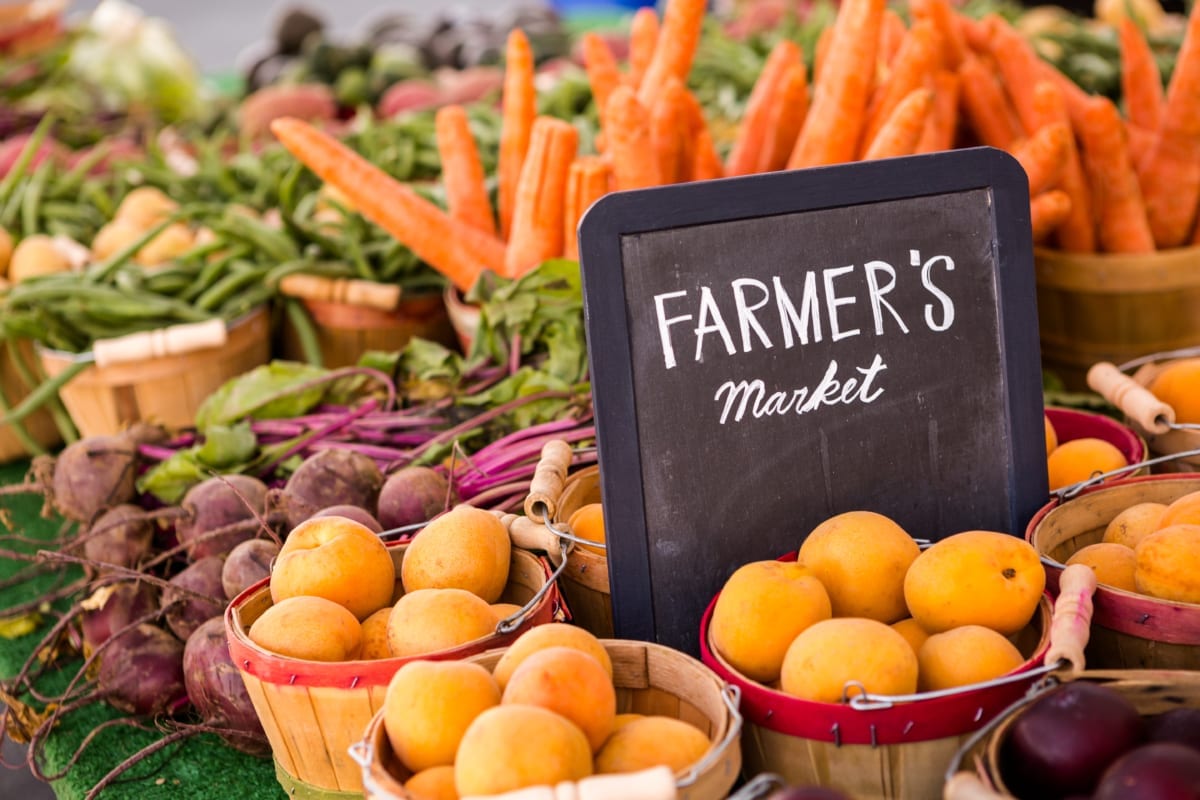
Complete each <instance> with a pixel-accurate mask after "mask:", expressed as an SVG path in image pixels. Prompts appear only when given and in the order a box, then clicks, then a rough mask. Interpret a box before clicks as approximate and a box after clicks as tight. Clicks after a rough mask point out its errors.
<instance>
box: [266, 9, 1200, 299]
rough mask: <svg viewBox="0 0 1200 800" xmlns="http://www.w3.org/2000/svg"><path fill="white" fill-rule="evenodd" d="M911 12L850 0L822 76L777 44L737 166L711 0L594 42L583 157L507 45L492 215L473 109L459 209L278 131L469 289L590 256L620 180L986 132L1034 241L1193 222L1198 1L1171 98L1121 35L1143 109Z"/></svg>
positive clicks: (1147, 234)
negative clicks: (718, 104)
mask: <svg viewBox="0 0 1200 800" xmlns="http://www.w3.org/2000/svg"><path fill="white" fill-rule="evenodd" d="M910 10H911V12H912V13H911V18H912V24H911V25H906V24H905V23H904V21H903V20H902V19H901V17H900V16H899V15H898V14H896V13H895V12H894V11H892V10H890V9H888V8H887V6H886V3H885V0H843V2H842V4H841V7H840V9H839V12H838V17H837V20H836V22H835V24H834V25H833V26H831V27H829V28H827V29H826V30H825V31H824V32H823V34H822V36H821V38H820V39H819V40H818V42H817V46H816V49H817V52H816V53H815V54H814V59H813V63H814V68H813V76H812V78H811V80H810V76H809V75H808V72H807V70H806V66H805V65H806V59H805V57H804V53H802V52H801V50H800V48H799V46H798V45H796V44H795V43H793V42H791V41H786V40H784V41H781V42H779V43H778V44H777V45H776V46H775V48H774V49H773V50H772V52H771V53H770V55H769V56H768V58H767V60H766V63H765V65H764V67H763V70H762V72H761V74H760V75H759V77H758V80H757V82H756V84H755V86H754V89H753V91H752V93H751V95H750V98H749V100H748V102H747V106H746V111H745V114H744V116H743V119H742V120H741V123H740V125H739V127H738V130H737V135H736V138H735V140H734V141H733V142H732V146H731V148H730V150H729V154H728V156H727V158H725V159H722V158H721V156H720V155H719V153H718V149H717V146H716V144H715V143H714V137H713V135H712V132H711V131H710V129H709V126H708V122H707V120H706V118H705V114H704V110H703V109H702V108H701V106H700V104H699V102H698V101H697V100H696V98H695V97H694V96H693V95H692V93H691V92H690V91H689V90H688V89H687V87H686V81H687V77H688V74H689V72H690V70H691V65H692V61H693V57H694V55H695V51H696V46H697V44H698V42H699V39H700V30H701V24H702V22H703V17H704V11H705V2H704V0H669V2H668V3H667V4H666V9H665V12H664V15H663V18H662V20H661V22H660V20H659V18H658V17H657V16H656V14H655V12H654V11H653V10H651V9H649V8H644V9H642V10H641V11H639V12H638V13H637V15H635V17H634V19H633V24H632V28H631V32H630V50H629V59H628V64H627V65H626V66H625V68H624V69H622V66H621V65H620V64H619V63H618V62H617V59H616V58H615V57H614V55H613V52H612V51H611V49H610V48H609V46H608V44H607V43H606V41H605V40H604V39H602V38H601V37H599V36H596V35H593V34H589V35H586V36H585V37H584V38H583V40H582V42H581V44H582V51H583V57H584V64H585V67H586V69H587V74H588V79H589V82H590V83H591V87H592V92H593V95H594V98H595V102H596V107H597V109H598V116H599V120H600V127H601V132H600V135H599V136H598V137H597V139H596V141H597V148H598V150H599V153H596V154H582V153H580V152H579V136H578V133H577V131H576V130H575V129H574V128H573V127H572V126H571V125H570V124H569V123H567V122H564V121H562V120H559V119H555V118H551V117H546V116H538V114H537V94H536V90H535V88H534V63H533V55H532V52H531V50H530V47H529V42H528V40H527V39H526V37H525V35H524V34H523V33H522V32H521V31H519V30H518V31H514V32H513V33H512V34H511V36H510V37H509V39H508V43H507V52H506V58H507V66H506V73H505V79H504V89H503V100H502V103H503V111H502V114H503V122H502V130H501V139H500V153H499V168H498V174H497V183H498V193H497V198H498V202H497V205H498V207H497V208H496V209H493V208H492V204H491V200H490V198H489V194H488V191H487V184H486V179H485V175H484V173H483V168H482V166H481V164H480V157H479V152H478V149H477V144H476V142H475V140H474V139H473V137H472V135H471V132H470V130H469V128H468V124H467V115H466V112H465V111H464V110H463V109H462V108H461V107H459V106H449V107H446V108H443V109H442V110H441V111H440V112H439V114H438V117H437V144H438V149H439V152H440V154H441V158H442V168H443V181H444V185H445V194H446V201H447V210H446V211H442V210H441V209H440V208H438V207H437V206H435V205H434V204H433V203H430V202H429V201H427V200H425V199H424V198H422V197H421V196H420V195H418V194H417V193H416V192H415V191H413V190H412V189H411V188H410V187H407V186H404V185H402V184H399V183H397V182H396V181H394V180H392V179H391V178H389V177H388V176H386V175H385V174H384V173H383V172H382V171H380V170H378V169H376V168H375V167H373V166H372V165H371V164H369V163H367V162H366V161H364V160H363V159H361V158H359V157H358V156H356V155H355V154H354V153H352V152H351V151H349V150H348V149H346V148H345V147H343V146H342V145H340V144H339V143H338V142H336V141H335V140H333V139H332V138H330V137H328V136H327V135H325V134H323V133H321V132H320V131H317V130H315V129H313V128H311V127H309V126H308V125H306V124H305V123H302V122H299V121H297V120H293V119H284V120H278V121H276V123H275V124H274V125H273V126H272V130H274V132H275V134H276V135H277V136H278V137H279V139H280V140H281V141H282V142H283V143H284V145H285V146H287V147H288V149H290V150H291V151H292V152H293V153H294V154H295V155H296V156H297V157H298V158H299V159H300V160H301V161H303V162H304V163H305V164H307V165H308V166H309V167H310V168H311V169H313V170H314V171H315V172H316V173H317V174H318V175H319V176H320V177H321V178H322V179H323V180H325V181H326V182H327V183H330V184H332V185H333V186H334V187H335V188H337V189H340V190H341V191H342V192H343V193H344V194H345V195H346V197H347V198H348V199H349V200H350V201H351V202H352V203H353V204H354V206H355V207H357V208H358V210H359V211H361V212H362V213H363V214H364V215H365V216H367V217H368V218H369V219H372V220H374V221H375V222H376V223H378V224H379V225H381V226H382V227H384V228H385V229H386V230H388V231H389V232H390V233H391V234H392V235H393V236H395V237H396V238H397V239H399V240H400V241H401V242H403V243H404V244H406V245H407V246H409V247H410V248H411V249H412V250H413V251H414V252H415V253H416V254H417V255H418V257H420V258H421V259H422V260H424V261H425V262H427V263H428V264H430V265H431V266H433V267H434V268H435V269H437V270H439V271H441V272H442V273H443V274H445V275H446V276H447V277H448V278H449V280H450V281H451V282H452V283H453V284H454V285H455V286H457V287H458V288H459V289H462V290H464V291H465V290H467V289H469V288H470V287H471V286H472V285H473V284H474V283H475V281H476V279H477V278H478V277H479V275H480V274H481V273H482V272H484V271H486V270H491V271H493V272H495V273H497V274H500V275H504V276H507V277H512V278H515V277H519V276H521V275H523V274H524V273H526V272H527V271H529V270H531V269H533V268H534V267H536V266H537V265H538V264H540V263H541V262H542V261H544V260H546V259H550V258H557V257H563V256H565V257H567V258H575V257H577V255H578V253H577V243H576V240H575V230H576V227H577V225H578V222H579V219H580V217H581V215H582V213H583V212H584V211H585V210H586V209H587V208H588V207H589V206H590V205H591V204H592V203H593V202H594V201H595V200H597V199H598V198H599V197H601V196H602V195H604V194H605V193H607V192H609V191H613V190H626V189H640V188H645V187H650V186H657V185H662V184H669V183H680V182H684V181H691V180H703V179H709V178H716V177H722V176H735V175H747V174H751V173H756V172H769V171H774V170H780V169H799V168H804V167H814V166H822V165H828V164H837V163H844V162H848V161H854V160H860V159H874V158H887V157H894V156H904V155H911V154H917V153H926V152H932V151H937V150H945V149H948V148H950V147H953V146H955V145H956V144H962V143H982V144H987V145H992V146H994V147H999V148H1003V149H1005V150H1008V151H1009V152H1011V153H1012V154H1013V155H1014V156H1015V157H1016V159H1017V160H1018V161H1019V162H1020V163H1021V165H1022V166H1023V167H1024V168H1025V170H1026V173H1027V174H1028V177H1029V191H1030V203H1031V207H1030V208H1031V219H1032V225H1033V233H1034V239H1035V241H1037V242H1039V243H1045V244H1050V245H1052V246H1057V247H1060V248H1061V249H1063V250H1066V251H1070V252H1095V251H1104V252H1149V251H1153V250H1155V249H1157V248H1167V247H1177V246H1180V245H1183V244H1186V243H1188V242H1190V241H1195V239H1194V238H1193V237H1197V236H1200V232H1194V231H1193V228H1194V227H1195V217H1196V212H1197V205H1198V201H1200V112H1198V111H1197V109H1200V32H1197V30H1196V29H1197V27H1198V26H1200V13H1193V15H1192V18H1191V20H1190V22H1189V29H1188V34H1187V37H1186V39H1185V41H1184V44H1183V48H1182V50H1181V51H1180V54H1179V59H1178V62H1177V67H1176V70H1175V73H1174V75H1173V77H1172V81H1171V85H1170V87H1169V88H1168V89H1167V91H1166V92H1165V93H1164V91H1163V88H1162V83H1161V78H1160V76H1159V74H1158V70H1157V67H1156V65H1155V62H1154V59H1153V56H1152V55H1151V53H1150V50H1149V47H1148V45H1147V43H1146V39H1145V37H1144V36H1143V35H1142V33H1141V32H1140V31H1139V30H1138V28H1137V27H1136V26H1135V25H1134V24H1133V23H1129V22H1127V23H1126V24H1125V25H1124V27H1123V28H1122V30H1121V43H1122V69H1123V73H1124V74H1123V78H1124V80H1123V84H1124V90H1125V96H1126V108H1127V118H1124V119H1123V118H1122V117H1121V115H1120V113H1119V112H1118V110H1117V108H1116V106H1115V105H1114V104H1113V103H1112V102H1111V101H1109V100H1107V99H1106V98H1103V97H1099V96H1092V95H1089V94H1087V93H1086V92H1084V91H1083V90H1082V89H1080V88H1079V87H1078V86H1077V85H1075V84H1074V83H1072V82H1071V81H1070V80H1069V79H1068V78H1067V77H1066V76H1065V75H1063V74H1062V73H1060V72H1058V71H1057V70H1056V69H1055V68H1054V67H1053V66H1051V65H1050V64H1048V63H1047V62H1045V61H1043V60H1042V59H1041V58H1039V57H1038V55H1037V54H1036V52H1035V51H1034V50H1033V48H1032V46H1031V45H1030V44H1029V43H1028V42H1027V41H1026V40H1025V39H1024V38H1023V37H1022V36H1021V35H1020V34H1019V33H1018V32H1017V31H1016V30H1015V29H1014V28H1012V26H1010V25H1009V24H1008V23H1007V22H1006V21H1004V20H1003V19H1002V18H1000V17H999V16H994V15H993V16H990V17H987V18H985V19H983V20H974V19H971V18H968V17H966V16H964V15H962V14H960V13H958V12H957V11H955V10H954V9H953V8H952V6H951V5H950V2H949V0H911V2H910Z"/></svg>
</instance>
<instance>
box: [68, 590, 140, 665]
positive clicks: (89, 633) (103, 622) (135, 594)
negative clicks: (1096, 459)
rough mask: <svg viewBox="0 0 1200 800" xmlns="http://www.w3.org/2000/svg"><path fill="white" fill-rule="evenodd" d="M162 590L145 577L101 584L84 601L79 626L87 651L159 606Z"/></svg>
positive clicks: (81, 603)
mask: <svg viewBox="0 0 1200 800" xmlns="http://www.w3.org/2000/svg"><path fill="white" fill-rule="evenodd" d="M158 597H159V591H158V588H157V587H155V586H151V585H150V584H149V583H145V582H143V581H121V582H119V583H111V584H108V585H107V586H101V587H100V588H99V589H97V590H96V591H94V592H92V594H91V596H90V597H88V598H87V599H86V600H83V601H81V602H80V607H81V609H82V610H81V612H80V615H79V627H80V629H81V631H82V633H83V643H84V647H85V652H91V651H93V650H95V649H96V648H97V647H99V646H100V645H102V644H104V643H105V642H106V641H108V639H109V637H110V636H112V635H113V634H114V633H116V632H117V631H120V630H122V629H123V628H125V627H127V626H128V625H129V624H130V623H132V622H133V621H134V620H138V619H142V618H144V617H145V616H146V615H147V614H149V613H150V612H152V611H154V610H155V609H157V608H158Z"/></svg>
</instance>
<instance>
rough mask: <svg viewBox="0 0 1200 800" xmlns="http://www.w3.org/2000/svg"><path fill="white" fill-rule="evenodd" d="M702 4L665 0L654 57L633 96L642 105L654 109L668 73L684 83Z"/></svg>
mask: <svg viewBox="0 0 1200 800" xmlns="http://www.w3.org/2000/svg"><path fill="white" fill-rule="evenodd" d="M706 5H707V3H706V2H705V0H667V8H666V11H664V12H663V21H662V32H661V33H659V35H658V43H657V45H656V46H655V48H654V57H653V58H652V59H651V60H650V65H649V66H648V67H646V73H645V74H644V75H643V76H642V82H641V84H640V85H639V86H638V94H637V99H638V102H640V103H641V104H642V105H643V106H644V107H646V108H654V103H655V101H656V100H657V99H658V95H659V93H660V92H661V91H662V90H663V88H664V87H665V86H666V85H667V78H669V77H671V76H672V75H674V76H675V77H676V78H678V79H679V80H680V81H682V82H684V83H687V76H688V73H689V72H691V70H692V59H693V58H695V56H696V45H697V44H698V43H699V42H700V26H701V25H702V24H703V22H704V7H705V6H706Z"/></svg>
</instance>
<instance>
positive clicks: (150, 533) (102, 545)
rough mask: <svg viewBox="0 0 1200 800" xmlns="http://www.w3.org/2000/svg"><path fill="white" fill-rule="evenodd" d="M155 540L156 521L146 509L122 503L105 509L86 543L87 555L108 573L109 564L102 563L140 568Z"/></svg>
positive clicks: (102, 570)
mask: <svg viewBox="0 0 1200 800" xmlns="http://www.w3.org/2000/svg"><path fill="white" fill-rule="evenodd" d="M153 540H154V524H153V523H152V522H151V521H150V520H148V519H146V515H145V513H144V512H143V511H142V509H140V508H138V507H137V506H135V505H132V504H130V503H122V504H121V505H119V506H113V507H112V508H110V509H109V510H108V511H105V512H104V513H103V514H101V515H100V516H99V518H98V519H97V520H96V522H95V523H94V524H93V525H92V527H91V528H90V529H89V534H88V537H87V539H86V540H85V541H84V543H83V554H84V556H86V557H87V559H88V560H89V561H94V562H96V563H97V571H99V572H100V573H101V574H104V572H106V569H105V567H103V566H99V565H103V564H108V565H112V566H117V567H130V568H132V567H136V566H137V564H138V562H139V561H141V560H142V559H144V558H145V557H146V556H147V555H149V554H150V546H151V543H152V542H153Z"/></svg>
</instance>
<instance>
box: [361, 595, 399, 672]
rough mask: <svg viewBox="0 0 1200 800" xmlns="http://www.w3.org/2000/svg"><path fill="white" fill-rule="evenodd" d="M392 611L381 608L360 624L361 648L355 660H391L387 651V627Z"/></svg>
mask: <svg viewBox="0 0 1200 800" xmlns="http://www.w3.org/2000/svg"><path fill="white" fill-rule="evenodd" d="M391 615H392V609H390V608H381V609H379V610H378V611H376V612H375V613H374V614H372V615H371V616H369V617H367V618H366V619H364V620H363V623H362V647H360V648H359V651H358V656H357V658H358V659H359V660H361V661H372V660H374V659H377V658H391V657H392V651H391V650H390V649H388V637H387V625H388V618H389V617H390V616H391Z"/></svg>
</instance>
